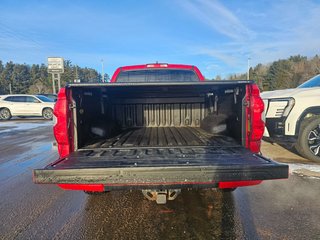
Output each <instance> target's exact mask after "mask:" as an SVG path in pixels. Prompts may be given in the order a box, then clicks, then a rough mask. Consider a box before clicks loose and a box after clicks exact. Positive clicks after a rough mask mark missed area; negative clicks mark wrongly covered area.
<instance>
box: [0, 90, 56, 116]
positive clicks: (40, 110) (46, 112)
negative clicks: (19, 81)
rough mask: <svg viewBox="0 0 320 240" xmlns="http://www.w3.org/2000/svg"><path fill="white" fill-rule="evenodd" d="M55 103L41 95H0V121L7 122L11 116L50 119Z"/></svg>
mask: <svg viewBox="0 0 320 240" xmlns="http://www.w3.org/2000/svg"><path fill="white" fill-rule="evenodd" d="M54 104H55V102H54V101H53V100H52V99H49V98H47V97H45V96H42V95H25V94H15V95H2V96H0V119H2V120H9V119H10V118H11V117H13V116H18V117H30V116H42V117H44V118H45V119H52V117H53V107H54Z"/></svg>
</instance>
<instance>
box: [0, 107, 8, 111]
mask: <svg viewBox="0 0 320 240" xmlns="http://www.w3.org/2000/svg"><path fill="white" fill-rule="evenodd" d="M2 109H8V110H9V111H10V109H9V108H7V107H0V111H1V110H2ZM10 112H11V111H10Z"/></svg>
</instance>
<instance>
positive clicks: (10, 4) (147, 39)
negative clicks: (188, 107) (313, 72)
mask: <svg viewBox="0 0 320 240" xmlns="http://www.w3.org/2000/svg"><path fill="white" fill-rule="evenodd" d="M319 53H320V1H319V0H318V1H315V0H310V1H308V0H303V1H302V0H301V1H297V0H283V1H277V0H274V1H272V0H268V1H260V0H259V1H254V0H253V1H239V0H230V1H214V0H193V1H191V0H190V1H187V0H161V1H151V0H148V1H147V0H146V1H144V0H139V1H134V0H132V1H121V0H119V1H59V0H58V1H57V0H55V1H44V0H41V1H34V0H28V1H12V0H10V1H5V0H1V1H0V60H2V61H5V62H6V61H10V60H12V61H14V62H18V63H27V64H32V63H46V61H47V57H48V56H62V57H64V58H65V59H69V60H71V61H72V63H73V64H77V65H80V66H82V67H85V66H86V67H91V68H95V69H97V70H98V71H99V72H100V71H101V59H103V60H104V65H105V72H107V73H108V74H110V75H111V74H112V73H113V71H114V70H115V69H116V68H117V67H119V66H123V65H131V64H143V63H151V62H155V61H158V62H166V63H185V64H193V65H196V66H198V67H199V68H200V70H201V71H202V72H203V74H204V75H205V76H206V77H208V78H213V77H214V76H216V75H221V76H223V77H226V76H227V75H228V74H229V73H241V72H246V68H247V59H248V58H251V64H252V65H255V64H257V63H268V62H272V61H274V60H278V59H279V58H287V57H289V56H290V55H296V54H302V55H306V56H314V55H315V54H319Z"/></svg>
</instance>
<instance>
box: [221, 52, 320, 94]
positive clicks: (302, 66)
mask: <svg viewBox="0 0 320 240" xmlns="http://www.w3.org/2000/svg"><path fill="white" fill-rule="evenodd" d="M317 74H320V57H319V56H318V55H316V56H314V57H311V58H307V57H305V56H301V55H296V56H291V57H289V58H287V59H279V60H278V61H274V62H272V63H270V64H261V63H260V64H258V65H256V66H255V67H251V68H250V70H249V76H250V80H254V81H255V82H256V83H257V84H258V85H259V87H260V89H262V90H264V91H270V90H276V89H286V88H295V87H297V86H299V85H300V84H302V83H303V82H305V81H307V80H308V79H310V78H311V77H313V76H315V75H317ZM219 79H221V77H220V76H217V77H216V78H215V80H219ZM228 79H230V80H244V79H247V73H241V74H231V75H229V76H228Z"/></svg>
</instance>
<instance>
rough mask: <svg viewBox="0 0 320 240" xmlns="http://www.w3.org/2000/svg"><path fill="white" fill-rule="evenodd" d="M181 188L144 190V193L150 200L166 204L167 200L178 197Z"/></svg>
mask: <svg viewBox="0 0 320 240" xmlns="http://www.w3.org/2000/svg"><path fill="white" fill-rule="evenodd" d="M180 192H181V189H167V190H151V189H145V190H142V194H143V195H144V196H145V198H146V199H148V200H150V201H156V202H157V204H166V203H167V200H169V201H171V200H174V199H176V198H177V196H178V195H179V193H180Z"/></svg>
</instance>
